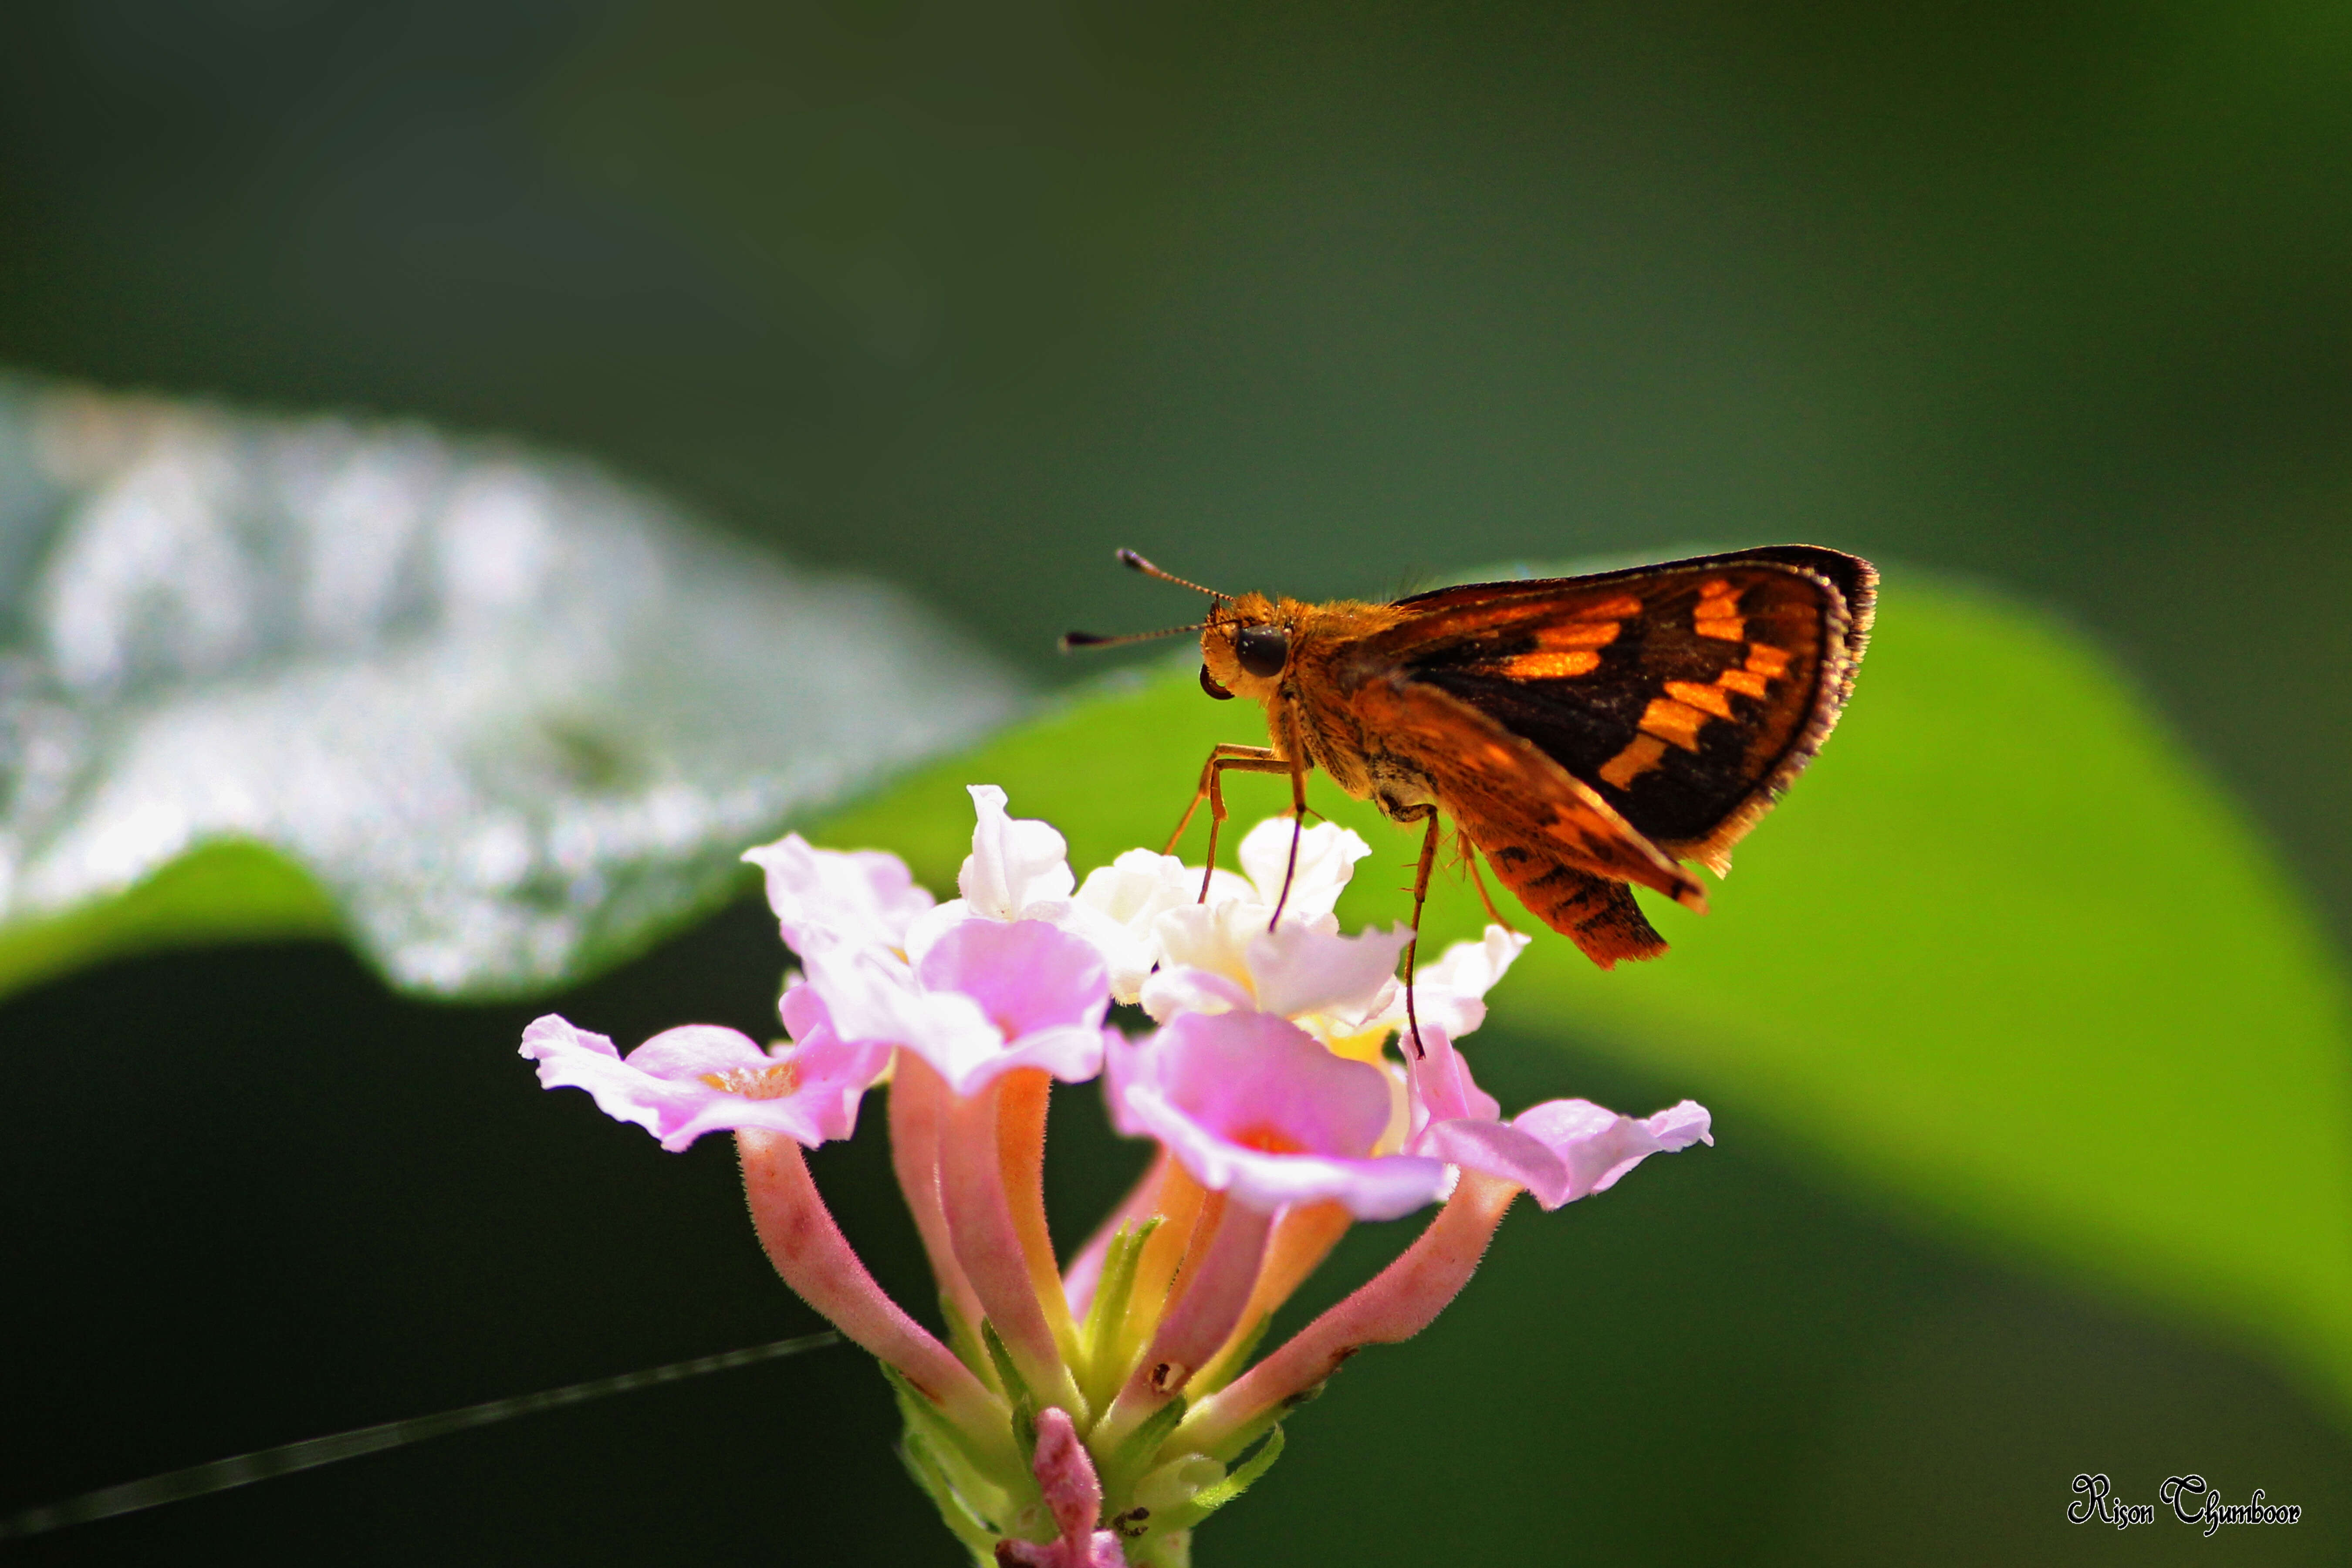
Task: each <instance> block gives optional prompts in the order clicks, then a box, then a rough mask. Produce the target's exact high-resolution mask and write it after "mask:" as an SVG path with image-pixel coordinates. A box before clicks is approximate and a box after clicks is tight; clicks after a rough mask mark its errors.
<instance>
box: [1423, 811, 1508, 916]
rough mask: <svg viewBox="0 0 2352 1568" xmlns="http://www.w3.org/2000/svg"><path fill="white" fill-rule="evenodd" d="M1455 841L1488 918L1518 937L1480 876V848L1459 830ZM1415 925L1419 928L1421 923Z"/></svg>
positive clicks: (1484, 880)
mask: <svg viewBox="0 0 2352 1568" xmlns="http://www.w3.org/2000/svg"><path fill="white" fill-rule="evenodd" d="M1454 843H1455V846H1456V847H1458V848H1459V849H1460V850H1461V851H1462V861H1463V864H1464V865H1465V866H1467V867H1469V868H1470V885H1471V886H1472V887H1474V888H1475V889H1478V901H1479V902H1480V903H1482V904H1484V905H1486V918H1487V919H1488V920H1490V921H1494V922H1495V923H1496V925H1498V926H1501V927H1502V928H1503V929H1504V930H1505V931H1509V932H1510V933H1511V934H1512V935H1513V936H1517V934H1518V932H1519V928H1518V927H1517V926H1515V925H1513V924H1512V923H1511V922H1510V921H1507V920H1505V919H1504V918H1503V911H1502V910H1498V909H1496V907H1495V895H1494V894H1492V893H1490V892H1488V891H1487V890H1486V878H1484V877H1482V876H1480V875H1479V874H1478V847H1477V846H1476V845H1475V844H1473V843H1471V842H1470V836H1469V835H1468V834H1466V833H1465V832H1463V831H1461V830H1460V829H1459V828H1456V829H1455V830H1454ZM1414 923H1415V925H1416V926H1418V925H1419V923H1420V922H1418V921H1415V922H1414Z"/></svg>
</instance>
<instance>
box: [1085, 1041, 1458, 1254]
mask: <svg viewBox="0 0 2352 1568" xmlns="http://www.w3.org/2000/svg"><path fill="white" fill-rule="evenodd" d="M1107 1048H1108V1053H1109V1066H1110V1073H1109V1085H1110V1097H1111V1119H1112V1121H1113V1122H1114V1124H1116V1125H1117V1126H1118V1130H1119V1131H1122V1132H1125V1133H1127V1134H1129V1136H1143V1137H1151V1138H1156V1139H1158V1140H1159V1141H1160V1142H1161V1143H1162V1144H1163V1145H1165V1146H1166V1148H1167V1149H1168V1151H1169V1152H1170V1153H1171V1155H1173V1156H1174V1157H1175V1158H1176V1159H1177V1160H1178V1161H1179V1162H1181V1163H1182V1164H1183V1166H1184V1168H1185V1169H1186V1170H1188V1171H1190V1172H1191V1173H1192V1176H1193V1178H1194V1179H1195V1180H1197V1181H1199V1182H1200V1183H1201V1184H1202V1185H1203V1186H1206V1187H1209V1188H1212V1189H1214V1190H1218V1191H1223V1192H1227V1193H1230V1194H1233V1196H1234V1199H1235V1200H1237V1201H1239V1202H1241V1203H1243V1204H1244V1205H1247V1206H1249V1207H1251V1208H1254V1209H1257V1210H1260V1211H1271V1210H1273V1209H1276V1208H1280V1207H1282V1206H1284V1205H1288V1204H1294V1203H1308V1202H1315V1201H1318V1200H1321V1199H1324V1198H1335V1199H1337V1200H1339V1202H1340V1203H1342V1204H1344V1205H1346V1206H1347V1207H1348V1209H1349V1212H1350V1213H1351V1214H1353V1215H1356V1216H1357V1217H1358V1218H1360V1219H1392V1218H1394V1217H1395V1216H1397V1215H1401V1214H1405V1213H1409V1212H1410V1211H1412V1210H1413V1209H1416V1208H1419V1207H1420V1206H1421V1205H1423V1204H1426V1203H1428V1202H1430V1201H1432V1200H1433V1198H1435V1197H1436V1196H1437V1194H1438V1193H1439V1191H1440V1189H1441V1188H1442V1187H1443V1186H1444V1181H1445V1166H1444V1162H1442V1161H1439V1160H1435V1159H1428V1158H1422V1157H1417V1156H1412V1155H1402V1154H1392V1155H1384V1156H1381V1157H1379V1158H1363V1157H1361V1156H1363V1155H1365V1154H1367V1153H1368V1152H1369V1151H1370V1149H1371V1147H1372V1145H1373V1142H1375V1141H1376V1140H1377V1139H1378V1138H1379V1137H1380V1135H1381V1131H1383V1130H1384V1129H1385V1128H1386V1126H1387V1124H1388V1118H1389V1089H1388V1080H1387V1079H1386V1077H1385V1076H1384V1075H1383V1074H1382V1073H1381V1071H1380V1069H1379V1068H1374V1067H1371V1066H1370V1065H1368V1064H1366V1063H1363V1062H1356V1061H1349V1060H1347V1059H1345V1058H1339V1057H1335V1056H1333V1055H1332V1054H1331V1053H1330V1052H1329V1051H1328V1050H1326V1049H1324V1048H1323V1047H1322V1046H1321V1045H1319V1044H1318V1043H1317V1042H1316V1040H1315V1039H1314V1038H1313V1037H1311V1036H1309V1035H1307V1033H1306V1032H1305V1031H1304V1030H1302V1029H1299V1028H1298V1027H1297V1026H1295V1025H1293V1024H1291V1023H1289V1022H1288V1021H1287V1020H1286V1019H1282V1018H1278V1017H1275V1016H1272V1015H1270V1014H1265V1013H1224V1014H1216V1015H1202V1014H1188V1015H1186V1016H1182V1017H1180V1018H1178V1019H1177V1020H1176V1021H1175V1022H1174V1023H1173V1024H1171V1025H1170V1026H1167V1027H1166V1028H1164V1029H1161V1030H1160V1032H1159V1033H1158V1034H1156V1035H1154V1036H1151V1037H1150V1038H1148V1039H1146V1040H1143V1041H1140V1042H1138V1043H1135V1044H1129V1043H1126V1042H1124V1041H1120V1040H1118V1038H1117V1037H1115V1036H1114V1037H1111V1039H1110V1040H1109V1041H1108V1042H1107Z"/></svg>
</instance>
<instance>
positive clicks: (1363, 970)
mask: <svg viewBox="0 0 2352 1568" xmlns="http://www.w3.org/2000/svg"><path fill="white" fill-rule="evenodd" d="M1410 941H1412V931H1411V929H1410V928H1408V927H1406V926H1403V925H1398V926H1394V927H1391V929H1389V930H1388V931H1366V932H1364V933H1363V934H1362V935H1361V936H1335V935H1329V934H1327V933H1325V932H1323V931H1312V930H1307V929H1304V928H1301V927H1296V926H1291V925H1288V924H1285V925H1284V926H1283V927H1282V929H1280V930H1279V931H1260V932H1259V933H1258V934H1257V935H1256V936H1255V937H1254V938H1252V939H1251V941H1250V944H1249V947H1248V949H1247V950H1246V960H1247V963H1248V965H1249V972H1250V977H1251V979H1252V980H1254V981H1255V983H1256V984H1255V988H1256V991H1257V1005H1258V1007H1259V1009H1260V1010H1261V1011H1264V1012H1267V1013H1279V1014H1281V1015H1282V1016H1285V1017H1289V1016H1293V1015H1295V1014H1299V1013H1332V1014H1347V1013H1350V1012H1356V1013H1360V1012H1362V1011H1364V1010H1365V1009H1367V1008H1369V1007H1370V1005H1372V1003H1373V1002H1374V1001H1375V1000H1377V999H1378V997H1379V996H1380V994H1381V987H1382V986H1384V985H1386V984H1388V983H1389V982H1390V981H1391V979H1393V978H1394V977H1395V974H1396V964H1397V955H1398V954H1399V953H1401V952H1403V951H1404V944H1405V943H1406V942H1410Z"/></svg>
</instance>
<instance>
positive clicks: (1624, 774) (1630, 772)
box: [1601, 735, 1666, 789]
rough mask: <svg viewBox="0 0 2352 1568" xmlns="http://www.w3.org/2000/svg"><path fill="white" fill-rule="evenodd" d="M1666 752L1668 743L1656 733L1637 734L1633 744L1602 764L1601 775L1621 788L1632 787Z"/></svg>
mask: <svg viewBox="0 0 2352 1568" xmlns="http://www.w3.org/2000/svg"><path fill="white" fill-rule="evenodd" d="M1665 754H1666V743H1665V742H1664V741H1661V740H1659V739H1658V738H1657V737H1656V736H1655V735H1636V736H1634V737H1633V744H1632V745H1630V746H1627V747H1626V748H1625V749H1624V750H1623V751H1622V752H1618V753H1617V754H1616V755H1615V756H1613V757H1612V758H1610V759H1609V760H1608V761H1607V762H1605V763H1601V778H1602V779H1604V780H1606V781H1607V782H1608V783H1610V784H1615V785H1616V786H1617V787H1618V788H1619V789H1626V788H1630V787H1631V786H1632V784H1633V781H1634V780H1635V779H1637V778H1640V777H1641V776H1642V775H1643V773H1648V772H1649V771H1650V770H1651V769H1652V768H1654V767H1656V766H1657V765H1658V759H1659V758H1661V757H1663V756H1664V755H1665Z"/></svg>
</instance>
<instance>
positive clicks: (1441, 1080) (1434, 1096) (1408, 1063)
mask: <svg viewBox="0 0 2352 1568" xmlns="http://www.w3.org/2000/svg"><path fill="white" fill-rule="evenodd" d="M1421 1044H1422V1054H1421V1055H1420V1056H1419V1057H1415V1056H1413V1055H1412V1051H1411V1049H1410V1048H1409V1047H1408V1048H1407V1050H1406V1052H1405V1071H1406V1073H1407V1075H1408V1076H1409V1079H1410V1081H1411V1083H1412V1130H1413V1132H1414V1134H1415V1135H1416V1137H1417V1136H1418V1135H1419V1133H1420V1132H1421V1131H1422V1130H1423V1128H1425V1127H1428V1126H1429V1125H1430V1124H1431V1123H1433V1122H1442V1121H1454V1120H1456V1119H1458V1118H1464V1117H1467V1118H1470V1119H1472V1120H1474V1121H1498V1120H1500V1118H1501V1116H1502V1114H1503V1107H1502V1105H1501V1103H1500V1102H1499V1101H1498V1100H1496V1099H1495V1097H1494V1096H1493V1095H1491V1094H1488V1093H1487V1092H1486V1090H1485V1089H1480V1088H1479V1087H1478V1085H1477V1084H1476V1083H1475V1081H1473V1080H1472V1079H1471V1077H1470V1064H1469V1063H1468V1062H1467V1061H1465V1060H1464V1059H1463V1058H1462V1053H1461V1052H1459V1051H1457V1050H1455V1049H1454V1041H1453V1038H1452V1037H1450V1036H1448V1035H1447V1033H1446V1032H1445V1030H1444V1029H1443V1028H1441V1027H1439V1026H1436V1025H1434V1024H1433V1023H1431V1022H1430V1021H1429V1020H1427V1019H1426V1018H1424V1019H1423V1020H1422V1025H1421ZM1414 1152H1416V1153H1418V1152H1420V1150H1419V1149H1418V1148H1417V1147H1416V1148H1415V1149H1414Z"/></svg>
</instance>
